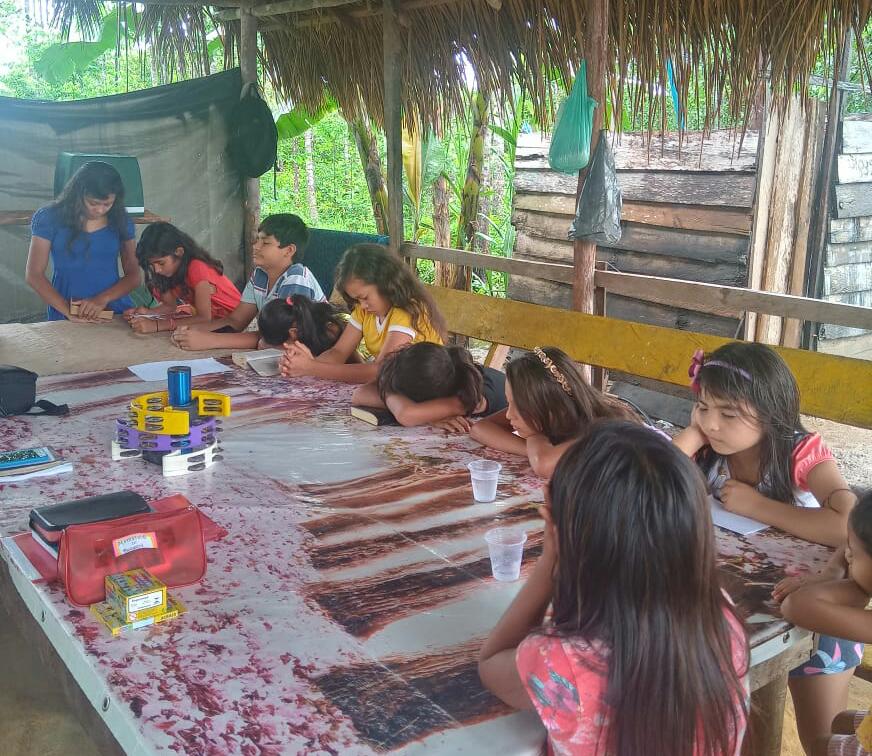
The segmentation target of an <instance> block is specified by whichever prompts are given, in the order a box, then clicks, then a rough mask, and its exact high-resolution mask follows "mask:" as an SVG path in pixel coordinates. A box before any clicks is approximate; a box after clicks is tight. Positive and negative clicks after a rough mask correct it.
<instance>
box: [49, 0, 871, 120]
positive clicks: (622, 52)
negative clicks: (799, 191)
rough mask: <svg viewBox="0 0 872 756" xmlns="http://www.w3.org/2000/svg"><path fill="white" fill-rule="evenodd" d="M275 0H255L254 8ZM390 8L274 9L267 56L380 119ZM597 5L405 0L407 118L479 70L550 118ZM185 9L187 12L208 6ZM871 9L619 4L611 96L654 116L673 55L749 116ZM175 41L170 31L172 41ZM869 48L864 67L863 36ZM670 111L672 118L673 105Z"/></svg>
mask: <svg viewBox="0 0 872 756" xmlns="http://www.w3.org/2000/svg"><path fill="white" fill-rule="evenodd" d="M164 2H165V0H164ZM267 2H268V0H256V1H255V7H257V6H258V5H263V4H266V3H267ZM145 3H146V7H147V13H148V14H149V15H148V16H147V17H148V19H149V22H148V23H149V24H154V25H158V24H160V26H161V28H167V29H171V27H170V26H169V25H168V26H166V27H164V25H165V24H167V19H168V16H169V15H170V14H173V13H176V14H177V17H179V16H178V13H179V11H178V9H177V8H174V7H167V6H166V5H162V6H157V5H155V6H152V7H148V3H147V0H145ZM494 4H497V5H499V3H496V2H495V3H494ZM95 5H96V3H95V0H55V2H54V7H55V8H56V10H57V14H58V18H60V19H66V20H67V21H69V20H70V19H72V18H76V19H77V20H78V22H79V23H83V22H87V21H88V20H89V19H91V20H93V13H94V7H95ZM379 7H380V3H379V2H378V0H361V1H360V2H359V3H355V4H352V5H343V6H341V7H334V8H330V9H322V10H316V11H311V12H306V13H294V14H285V15H280V16H269V17H263V18H262V19H261V23H262V25H261V37H262V40H263V44H262V60H263V63H264V66H265V70H266V71H267V73H268V74H269V76H270V78H271V79H272V81H273V83H274V85H275V87H276V89H277V91H278V92H279V93H280V94H281V95H282V96H284V97H285V98H287V99H288V100H289V101H293V102H294V103H298V104H301V105H304V106H306V107H310V108H315V107H317V106H318V104H319V103H320V102H321V100H322V98H323V93H324V89H325V87H327V89H329V91H330V92H332V94H333V95H334V97H335V98H336V99H337V101H338V102H339V104H340V106H341V107H342V109H343V111H344V112H345V113H346V114H348V115H349V116H351V117H355V116H356V115H359V114H363V113H366V114H368V115H369V116H370V117H371V118H373V119H374V120H375V121H376V122H378V123H380V122H381V117H382V112H383V109H382V102H383V94H384V87H383V80H382V24H381V17H380V15H379ZM588 7H589V4H588V3H584V2H580V0H502V3H501V7H500V9H499V10H495V9H494V8H493V7H492V5H491V4H489V3H488V2H485V0H444V1H443V2H439V0H432V1H428V0H401V2H400V13H401V16H402V19H403V24H404V25H403V27H402V29H403V32H402V40H401V41H402V47H403V51H404V61H405V62H404V66H403V72H402V73H403V92H404V95H403V96H404V106H405V114H406V118H407V119H408V120H409V121H417V122H420V123H421V124H423V125H425V126H426V125H436V124H437V123H438V122H441V121H444V120H445V119H446V118H447V117H450V116H451V115H453V114H456V113H461V112H463V110H464V108H465V106H466V92H467V90H468V87H469V70H470V69H471V70H472V71H474V76H475V80H476V85H477V87H478V88H479V89H480V90H481V91H483V92H485V93H489V92H511V91H512V89H513V86H517V85H518V84H520V86H521V87H522V88H523V89H524V90H525V91H526V93H527V95H528V96H529V98H530V100H531V102H532V104H533V107H534V109H535V111H536V116H537V118H538V119H540V120H541V121H542V122H545V123H547V122H548V121H549V116H550V114H551V113H552V110H553V102H552V98H553V89H552V86H551V82H552V81H553V80H554V79H555V78H558V79H561V80H563V81H564V82H565V83H567V84H568V83H569V82H570V81H571V79H572V76H573V74H574V71H575V70H576V68H577V66H578V62H579V61H580V60H581V58H583V57H584V52H585V51H584V49H583V39H584V30H585V28H586V24H587V18H586V13H587V8H588ZM158 10H160V11H161V12H157V11H158ZM184 10H185V12H186V13H189V14H190V15H189V16H188V18H193V17H194V15H196V13H198V12H199V13H200V14H202V13H204V12H205V11H204V10H203V9H202V8H199V9H198V8H196V7H193V6H189V7H187V8H185V9H184ZM151 11H154V13H153V14H152V13H150V12H151ZM870 13H872V0H802V1H801V2H798V0H611V2H610V15H609V22H608V40H607V49H608V52H609V57H610V62H609V65H608V67H607V68H608V70H609V72H610V81H609V86H608V97H609V98H610V99H611V101H612V106H613V108H614V109H615V112H616V114H617V115H618V116H620V113H621V110H622V107H623V103H624V93H625V90H626V91H627V93H628V94H629V97H628V99H629V101H630V102H631V103H632V105H631V109H632V110H633V111H634V112H635V113H641V112H642V110H643V106H644V105H645V104H646V103H648V102H649V101H650V100H651V99H652V98H651V90H652V87H658V86H659V87H661V89H665V87H666V81H667V73H666V71H667V66H668V65H670V64H671V66H672V68H673V72H674V79H675V82H676V85H677V88H678V91H679V98H680V99H681V100H682V101H683V102H684V103H687V100H688V98H689V97H690V96H691V93H690V85H691V82H692V81H693V80H694V79H697V80H701V81H702V82H703V86H704V90H705V96H706V97H707V100H708V103H709V112H710V113H711V114H714V113H716V112H717V110H718V108H719V106H720V105H721V104H722V103H723V104H725V105H726V106H727V107H728V109H729V112H730V114H731V115H732V116H734V117H735V118H737V119H738V118H739V117H740V116H741V114H742V112H743V111H744V109H745V107H746V106H747V105H748V103H749V102H750V101H751V99H752V98H753V96H754V93H755V92H756V90H757V84H758V82H759V79H760V77H761V76H762V75H764V74H765V73H766V72H767V71H768V74H769V76H770V80H771V84H772V87H773V89H774V90H775V92H776V93H785V92H788V91H791V90H793V89H796V88H803V87H804V86H805V84H806V81H807V79H808V77H809V75H810V74H811V73H812V72H813V69H814V67H815V64H816V62H817V60H818V59H819V58H820V56H821V55H822V54H823V55H824V56H826V57H828V58H829V59H831V60H837V59H838V56H839V53H840V49H839V47H840V45H841V44H842V43H843V40H844V39H845V34H846V31H847V30H849V29H853V30H854V32H855V33H856V34H857V38H858V40H860V41H861V40H862V34H861V32H862V30H863V28H864V27H865V26H866V24H867V23H868V21H869V19H870ZM141 26H142V25H141ZM186 28H188V29H189V30H190V29H193V28H194V25H193V23H192V24H189V26H188V27H186ZM238 29H239V22H238V21H230V22H227V23H226V32H227V34H226V41H227V42H228V45H227V49H228V50H232V49H233V47H234V40H235V39H236V38H237V37H238ZM164 36H166V33H165V34H164ZM170 48H171V45H170V44H169V40H167V39H165V40H164V41H163V43H162V49H164V50H169V49H170ZM860 58H861V61H863V62H864V64H865V61H866V58H865V51H864V50H863V49H862V45H861V48H860ZM656 111H657V109H656V108H654V107H652V108H648V109H647V113H648V123H647V126H648V128H654V127H655V126H657V125H658V124H655V123H654V119H655V117H656V115H655V112H656ZM659 113H660V116H661V117H665V116H664V113H663V110H662V108H661V109H660V111H659ZM616 120H617V122H618V123H620V118H619V117H618V118H617V119H616Z"/></svg>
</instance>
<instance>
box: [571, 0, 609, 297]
mask: <svg viewBox="0 0 872 756" xmlns="http://www.w3.org/2000/svg"><path fill="white" fill-rule="evenodd" d="M608 22H609V0H594V1H592V2H588V3H587V8H586V13H585V24H586V25H585V29H584V44H583V45H582V48H581V49H582V50H583V51H584V56H585V59H586V61H587V91H588V94H589V95H590V96H591V97H592V98H593V99H594V100H596V102H597V106H596V109H595V110H594V112H593V127H592V132H591V140H590V154H591V157H592V156H593V152H594V150H595V149H596V145H597V142H599V132H600V129H601V128H602V127H603V113H604V112H605V94H606V87H605V77H606V55H607V54H608V49H607V41H608V28H609V26H608ZM586 175H587V168H585V169H584V170H582V171H580V172H579V174H578V190H577V192H576V204H577V202H578V197H580V196H581V189H582V187H583V186H584V177H585V176H586ZM572 250H573V255H572V256H573V263H574V265H575V277H574V279H573V283H572V307H573V309H575V310H580V311H581V312H589V313H592V312H593V308H594V292H593V289H594V283H593V277H594V266H595V264H596V244H593V243H592V242H587V241H575V242H574V243H573V245H572Z"/></svg>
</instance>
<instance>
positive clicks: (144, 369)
mask: <svg viewBox="0 0 872 756" xmlns="http://www.w3.org/2000/svg"><path fill="white" fill-rule="evenodd" d="M174 365H184V366H186V367H189V368H191V377H192V378H193V377H196V376H198V375H209V374H210V373H226V372H227V371H229V370H230V368H229V367H227V365H222V364H221V363H220V362H218V360H216V359H214V358H213V357H205V358H203V359H201V360H166V361H165V362H143V363H142V364H141V365H130V367H128V368H127V369H128V370H129V371H130V372H131V373H133V374H134V375H135V376H136V377H137V378H139V379H140V380H141V381H165V380H166V379H167V368H171V367H173V366H174Z"/></svg>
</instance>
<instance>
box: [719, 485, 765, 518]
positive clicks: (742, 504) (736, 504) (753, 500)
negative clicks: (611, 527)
mask: <svg viewBox="0 0 872 756" xmlns="http://www.w3.org/2000/svg"><path fill="white" fill-rule="evenodd" d="M759 499H760V493H759V492H758V491H757V489H756V488H754V487H753V486H749V485H748V484H747V483H742V482H741V481H738V480H735V479H733V478H730V479H729V480H727V481H726V482H725V483H724V485H723V488H721V503H722V504H723V505H724V509H726V510H727V511H728V512H735V513H736V514H740V515H744V516H745V517H753V516H754V510H755V508H756V505H757V502H758V501H759Z"/></svg>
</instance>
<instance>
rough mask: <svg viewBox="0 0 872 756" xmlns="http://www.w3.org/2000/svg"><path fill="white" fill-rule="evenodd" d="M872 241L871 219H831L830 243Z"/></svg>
mask: <svg viewBox="0 0 872 756" xmlns="http://www.w3.org/2000/svg"><path fill="white" fill-rule="evenodd" d="M861 241H872V218H870V217H860V218H833V219H832V220H831V221H830V243H831V244H849V243H851V242H861Z"/></svg>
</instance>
